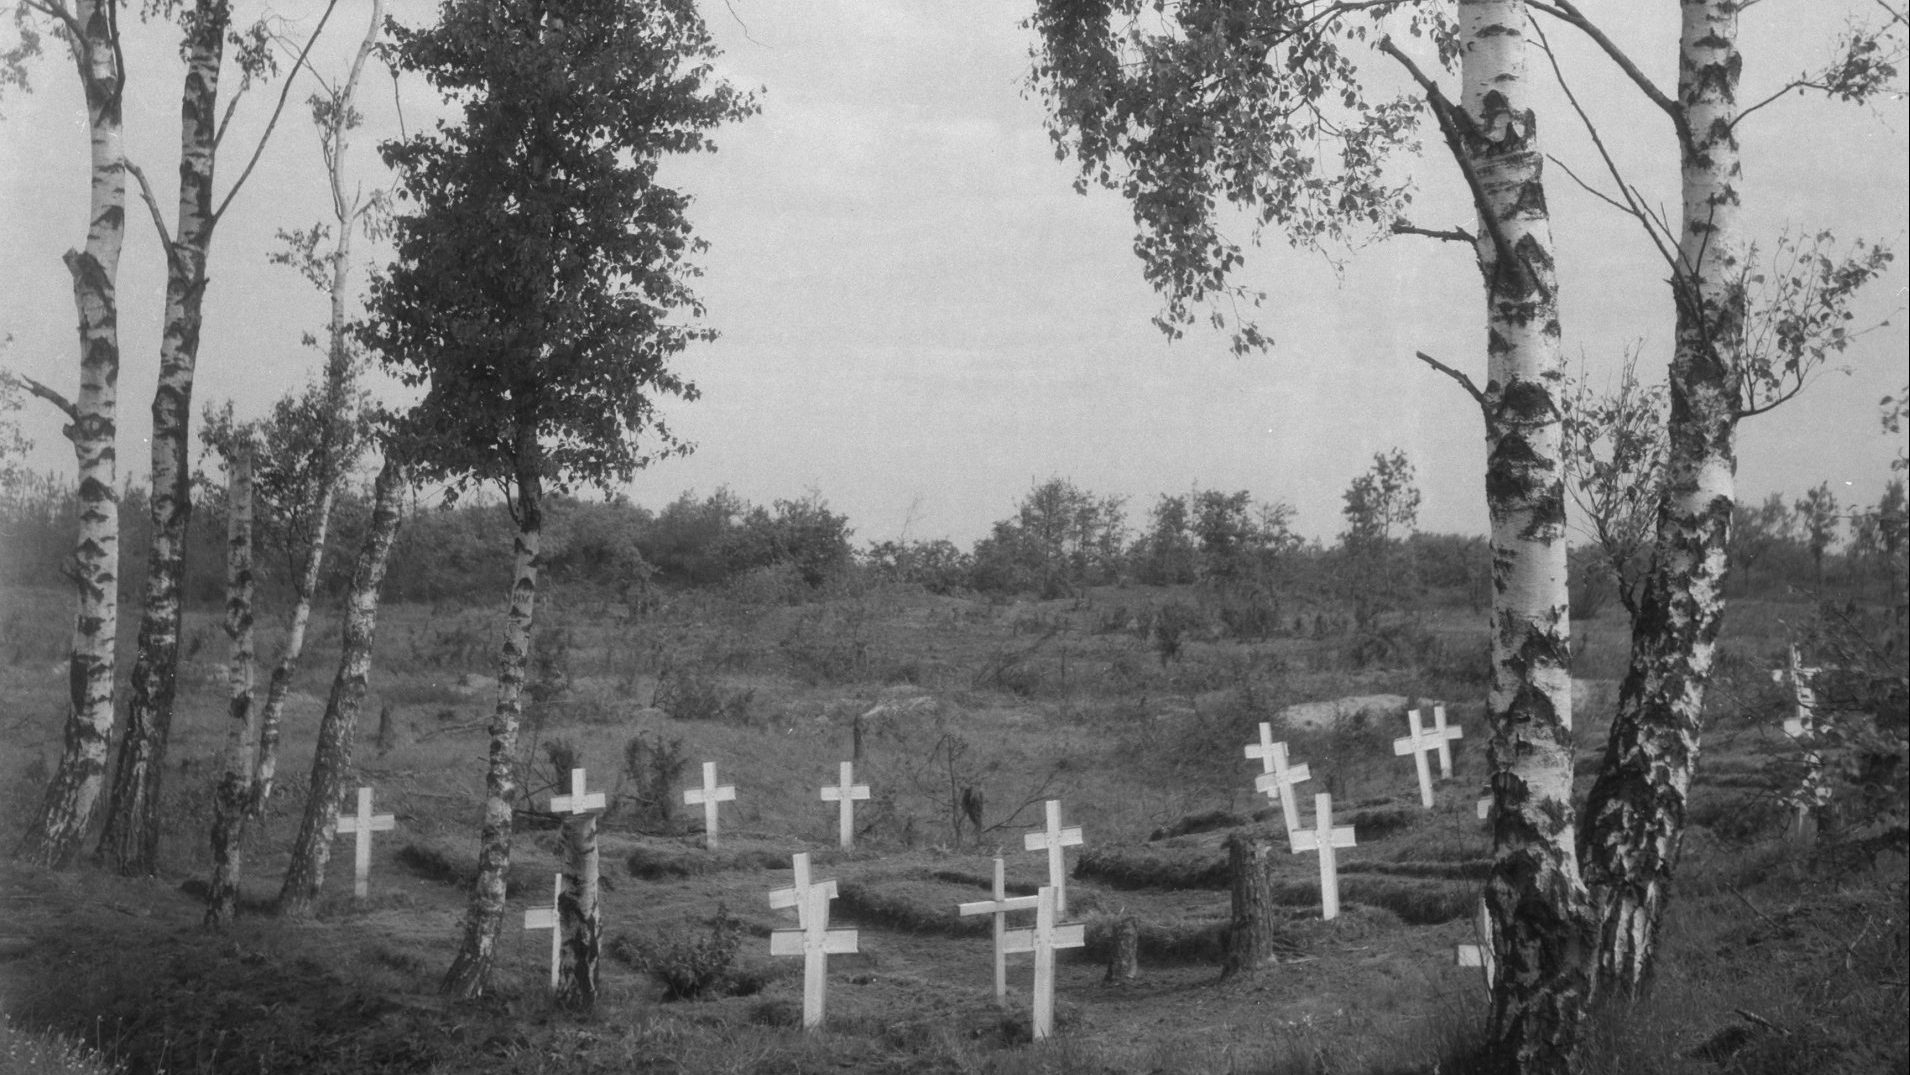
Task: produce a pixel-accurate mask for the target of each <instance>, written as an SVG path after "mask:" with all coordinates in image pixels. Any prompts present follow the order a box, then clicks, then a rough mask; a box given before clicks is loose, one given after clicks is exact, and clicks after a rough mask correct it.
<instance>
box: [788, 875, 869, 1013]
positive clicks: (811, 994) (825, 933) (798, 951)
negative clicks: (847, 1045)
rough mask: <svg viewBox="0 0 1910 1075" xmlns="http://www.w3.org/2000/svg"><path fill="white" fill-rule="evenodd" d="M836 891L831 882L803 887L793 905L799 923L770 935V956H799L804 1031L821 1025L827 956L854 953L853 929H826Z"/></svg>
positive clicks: (825, 992) (826, 981)
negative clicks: (800, 961)
mask: <svg viewBox="0 0 1910 1075" xmlns="http://www.w3.org/2000/svg"><path fill="white" fill-rule="evenodd" d="M799 857H806V856H799ZM805 865H807V864H806V863H805ZM804 872H807V871H806V870H805V871H804ZM835 889H836V883H835V882H834V881H828V882H825V883H823V884H820V885H807V886H805V887H804V889H803V894H802V896H801V897H800V900H801V902H800V903H798V904H797V905H796V921H797V922H799V923H801V924H800V925H799V926H797V927H796V928H795V929H779V930H775V931H773V932H772V933H770V935H769V954H770V955H772V956H801V957H802V1027H803V1029H804V1030H814V1029H815V1028H816V1027H819V1026H821V1025H822V1009H823V1002H824V1001H825V1000H826V999H827V996H828V989H829V957H830V956H832V955H844V954H847V953H850V952H854V951H856V931H855V930H853V929H830V928H829V901H830V900H831V899H833V898H834V897H835V894H836V891H835ZM771 899H772V901H773V900H774V897H773V896H772V897H771Z"/></svg>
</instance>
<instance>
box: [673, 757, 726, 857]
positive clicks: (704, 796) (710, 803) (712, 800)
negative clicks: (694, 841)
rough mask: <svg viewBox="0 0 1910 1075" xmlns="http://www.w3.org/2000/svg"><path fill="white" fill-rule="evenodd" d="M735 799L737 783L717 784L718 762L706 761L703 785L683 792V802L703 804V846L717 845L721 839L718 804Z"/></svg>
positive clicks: (691, 804)
mask: <svg viewBox="0 0 1910 1075" xmlns="http://www.w3.org/2000/svg"><path fill="white" fill-rule="evenodd" d="M735 801H736V785H734V784H724V785H722V786H721V787H719V786H717V783H716V763H715V762H713V761H706V762H704V763H703V786H702V787H700V788H686V789H684V792H683V802H684V804H685V805H687V806H695V805H697V804H698V803H702V804H703V846H705V847H715V846H716V845H717V843H718V842H719V840H720V837H719V836H718V835H717V821H716V806H717V804H718V803H727V802H735Z"/></svg>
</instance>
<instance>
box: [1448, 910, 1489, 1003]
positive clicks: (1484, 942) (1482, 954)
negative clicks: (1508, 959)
mask: <svg viewBox="0 0 1910 1075" xmlns="http://www.w3.org/2000/svg"><path fill="white" fill-rule="evenodd" d="M1473 928H1474V929H1475V930H1476V931H1477V932H1478V935H1479V941H1478V943H1477V944H1459V945H1454V946H1453V961H1454V962H1455V963H1457V964H1458V965H1459V966H1461V967H1478V968H1479V969H1480V971H1481V972H1483V973H1484V974H1485V978H1486V990H1487V991H1488V992H1490V991H1491V989H1492V987H1493V985H1494V984H1496V982H1495V980H1496V978H1497V977H1498V973H1499V964H1498V960H1497V959H1496V958H1494V956H1493V952H1492V910H1491V908H1489V907H1487V906H1486V901H1485V899H1484V898H1483V897H1481V898H1480V900H1479V911H1478V914H1476V915H1475V916H1474V917H1473Z"/></svg>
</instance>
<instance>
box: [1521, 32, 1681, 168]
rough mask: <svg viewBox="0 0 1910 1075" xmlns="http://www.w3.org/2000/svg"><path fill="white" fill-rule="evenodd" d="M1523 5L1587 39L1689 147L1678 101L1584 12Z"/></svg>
mask: <svg viewBox="0 0 1910 1075" xmlns="http://www.w3.org/2000/svg"><path fill="white" fill-rule="evenodd" d="M1526 6H1527V7H1532V8H1537V9H1538V10H1540V11H1543V12H1545V13H1546V14H1547V15H1550V16H1552V17H1553V18H1555V19H1558V20H1559V21H1560V22H1563V23H1565V24H1566V25H1568V26H1573V27H1576V28H1577V29H1578V30H1579V31H1580V32H1581V33H1583V34H1584V35H1585V36H1586V37H1589V38H1591V39H1592V43H1593V44H1596V45H1597V46H1598V47H1599V48H1600V49H1601V50H1603V52H1604V53H1605V55H1607V56H1609V57H1611V61H1612V62H1613V63H1615V64H1617V65H1618V69H1619V70H1620V71H1623V72H1624V73H1625V77H1626V78H1629V79H1631V81H1632V84H1633V85H1635V86H1637V87H1638V89H1639V91H1640V92H1642V93H1643V94H1644V95H1645V97H1646V99H1648V100H1650V101H1651V103H1652V104H1654V105H1657V106H1658V107H1659V109H1660V110H1662V111H1663V112H1664V113H1665V115H1667V116H1670V117H1671V125H1672V127H1674V128H1675V129H1676V130H1677V132H1678V142H1679V144H1681V145H1683V146H1684V147H1685V148H1687V149H1689V148H1690V146H1691V128H1690V126H1689V125H1688V124H1687V123H1686V122H1685V115H1684V110H1683V109H1681V108H1679V107H1678V102H1677V101H1675V100H1673V99H1672V98H1671V96H1670V95H1669V94H1667V93H1665V91H1663V90H1661V89H1659V88H1658V84H1657V83H1655V82H1653V81H1652V80H1651V79H1650V78H1649V77H1647V76H1646V74H1645V73H1644V72H1643V71H1641V70H1639V69H1638V65H1637V64H1635V63H1633V62H1632V59H1631V57H1630V56H1628V55H1626V54H1625V50H1624V49H1621V48H1619V47H1618V44H1617V42H1615V41H1613V40H1612V39H1611V38H1610V37H1607V36H1606V35H1605V31H1603V30H1601V29H1599V28H1598V25H1597V24H1596V23H1594V22H1592V20H1591V19H1588V18H1586V17H1585V13H1584V12H1583V11H1580V10H1579V9H1578V5H1577V4H1575V3H1573V2H1572V0H1552V2H1551V3H1537V2H1533V3H1528V4H1527V5H1526ZM1534 25H1536V23H1535V24H1534ZM1548 51H1549V49H1548Z"/></svg>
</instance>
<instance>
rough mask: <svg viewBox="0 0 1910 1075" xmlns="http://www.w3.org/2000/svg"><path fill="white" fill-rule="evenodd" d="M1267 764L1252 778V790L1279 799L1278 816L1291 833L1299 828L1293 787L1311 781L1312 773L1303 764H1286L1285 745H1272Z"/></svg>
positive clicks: (1297, 808)
mask: <svg viewBox="0 0 1910 1075" xmlns="http://www.w3.org/2000/svg"><path fill="white" fill-rule="evenodd" d="M1263 727H1264V725H1263ZM1267 762H1268V769H1267V771H1266V772H1264V773H1261V774H1260V775H1259V776H1257V777H1254V780H1253V786H1254V790H1256V791H1259V792H1263V793H1265V794H1266V795H1269V796H1274V797H1277V798H1279V800H1280V816H1281V817H1282V818H1283V819H1284V820H1285V821H1286V823H1287V831H1288V832H1292V831H1293V830H1294V829H1297V828H1299V827H1300V805H1299V804H1298V803H1297V802H1295V801H1294V799H1293V785H1295V784H1298V783H1301V782H1303V781H1306V780H1311V779H1312V778H1313V773H1312V772H1311V771H1309V770H1308V769H1307V767H1306V763H1305V762H1302V763H1300V764H1299V765H1288V764H1287V745H1286V744H1285V743H1275V744H1273V750H1272V757H1270V758H1268V759H1267Z"/></svg>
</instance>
